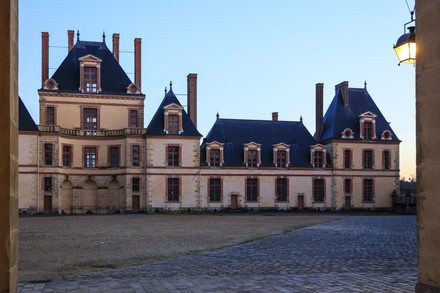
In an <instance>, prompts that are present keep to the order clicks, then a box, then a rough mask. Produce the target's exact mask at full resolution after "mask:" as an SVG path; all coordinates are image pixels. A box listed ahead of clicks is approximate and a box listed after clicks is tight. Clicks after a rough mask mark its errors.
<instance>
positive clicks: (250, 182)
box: [246, 178, 258, 201]
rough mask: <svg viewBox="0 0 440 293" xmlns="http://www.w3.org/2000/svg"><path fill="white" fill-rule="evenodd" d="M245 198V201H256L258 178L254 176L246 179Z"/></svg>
mask: <svg viewBox="0 0 440 293" xmlns="http://www.w3.org/2000/svg"><path fill="white" fill-rule="evenodd" d="M246 199H247V201H257V199H258V180H257V179H256V178H247V179H246Z"/></svg>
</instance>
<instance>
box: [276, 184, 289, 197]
mask: <svg viewBox="0 0 440 293" xmlns="http://www.w3.org/2000/svg"><path fill="white" fill-rule="evenodd" d="M287 196H288V188H287V178H277V179H276V199H277V201H278V202H282V201H287Z"/></svg>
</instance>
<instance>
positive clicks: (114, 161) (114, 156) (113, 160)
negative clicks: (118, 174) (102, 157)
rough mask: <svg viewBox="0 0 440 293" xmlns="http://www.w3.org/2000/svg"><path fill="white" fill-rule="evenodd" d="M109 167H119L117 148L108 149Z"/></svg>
mask: <svg viewBox="0 0 440 293" xmlns="http://www.w3.org/2000/svg"><path fill="white" fill-rule="evenodd" d="M110 167H112V168H114V167H119V147H110Z"/></svg>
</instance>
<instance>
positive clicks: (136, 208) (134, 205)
mask: <svg viewBox="0 0 440 293" xmlns="http://www.w3.org/2000/svg"><path fill="white" fill-rule="evenodd" d="M140 206H141V205H140V200H139V195H138V194H133V196H132V198H131V211H132V212H133V213H139V212H140V210H141V208H140Z"/></svg>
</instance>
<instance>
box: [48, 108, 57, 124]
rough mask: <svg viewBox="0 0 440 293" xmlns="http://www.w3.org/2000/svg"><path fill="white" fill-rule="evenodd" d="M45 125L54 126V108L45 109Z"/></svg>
mask: <svg viewBox="0 0 440 293" xmlns="http://www.w3.org/2000/svg"><path fill="white" fill-rule="evenodd" d="M46 124H47V125H55V108H54V107H47V109H46Z"/></svg>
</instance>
